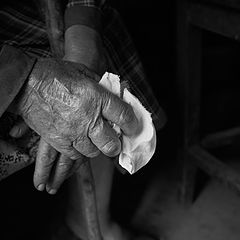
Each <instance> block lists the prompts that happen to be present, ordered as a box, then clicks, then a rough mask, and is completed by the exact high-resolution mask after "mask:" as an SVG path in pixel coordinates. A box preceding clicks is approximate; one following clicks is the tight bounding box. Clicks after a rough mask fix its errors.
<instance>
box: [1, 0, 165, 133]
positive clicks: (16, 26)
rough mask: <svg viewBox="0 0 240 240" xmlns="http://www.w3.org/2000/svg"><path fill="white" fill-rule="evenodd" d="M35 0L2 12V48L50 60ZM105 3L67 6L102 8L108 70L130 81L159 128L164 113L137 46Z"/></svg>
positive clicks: (133, 90)
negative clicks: (19, 50) (148, 78)
mask: <svg viewBox="0 0 240 240" xmlns="http://www.w3.org/2000/svg"><path fill="white" fill-rule="evenodd" d="M28 2H29V4H26V3H28ZM32 2H33V1H26V3H25V4H23V2H22V1H14V4H10V3H11V1H10V2H9V4H8V6H4V7H2V8H1V9H0V46H2V45H3V44H9V45H13V46H17V47H19V48H21V49H22V50H24V51H27V52H28V53H31V54H34V55H37V56H40V57H50V56H51V52H50V46H49V43H48V37H47V33H46V30H45V25H44V23H43V21H42V20H41V19H40V17H39V14H38V11H37V9H36V8H35V9H34V7H35V6H34V5H31V3H32ZM103 2H104V1H101V0H100V1H98V3H101V4H98V5H96V4H95V1H92V0H89V1H87V0H82V1H79V0H70V1H69V3H68V6H73V5H74V4H83V5H86V6H93V7H96V6H97V7H101V9H102V12H103V42H104V47H105V51H106V53H107V56H108V59H109V69H108V71H110V72H113V73H115V74H118V75H119V76H120V77H121V79H122V80H127V81H128V83H129V85H130V89H131V92H132V93H133V94H134V95H135V96H137V97H138V98H139V100H140V101H141V102H142V104H143V105H144V106H145V107H146V109H147V110H149V111H150V112H151V113H152V117H153V121H154V123H155V126H156V128H157V129H160V128H161V127H162V126H163V124H164V122H165V118H164V113H163V111H162V109H161V108H160V106H159V104H158V102H157V100H156V98H155V97H154V95H153V92H152V90H151V88H150V86H149V84H148V83H147V80H146V76H145V74H144V70H143V66H142V64H141V62H140V60H139V57H138V55H137V52H136V49H135V47H134V44H133V42H132V40H131V38H130V36H129V34H128V32H127V31H126V28H125V27H124V25H123V23H122V21H121V19H120V17H119V15H118V13H117V12H116V11H115V10H114V9H112V8H110V7H107V6H105V5H103V4H102V3H103Z"/></svg>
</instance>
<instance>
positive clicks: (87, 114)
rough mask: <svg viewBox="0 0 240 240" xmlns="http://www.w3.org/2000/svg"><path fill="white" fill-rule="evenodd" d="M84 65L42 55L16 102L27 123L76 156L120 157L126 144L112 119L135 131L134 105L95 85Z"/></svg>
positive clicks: (131, 132)
mask: <svg viewBox="0 0 240 240" xmlns="http://www.w3.org/2000/svg"><path fill="white" fill-rule="evenodd" d="M96 81H99V77H98V76H97V75H96V74H94V73H92V72H90V71H89V70H88V69H87V68H86V67H85V66H84V65H81V64H74V63H70V62H65V61H61V60H55V59H40V60H38V62H37V63H36V65H35V67H34V69H33V71H32V73H31V75H30V77H29V81H28V83H27V84H26V86H25V89H23V92H22V95H21V97H20V99H19V104H18V105H17V107H18V111H19V113H20V114H21V115H22V117H23V118H24V120H25V121H26V123H27V124H28V125H29V126H30V127H31V128H32V129H34V130H35V131H36V132H37V133H38V134H40V135H41V136H42V137H43V138H44V140H46V141H47V142H48V143H50V144H51V145H52V146H53V147H54V148H55V149H57V150H58V151H59V152H61V153H62V154H64V155H65V156H66V157H70V158H71V159H72V160H75V159H78V158H81V156H82V154H83V155H85V156H87V157H94V156H97V155H98V154H99V151H101V152H103V153H104V154H105V155H107V156H110V157H112V156H115V155H117V154H118V153H119V152H120V149H121V142H120V140H119V139H118V136H117V134H116V133H115V131H114V130H113V129H112V128H111V126H110V124H109V123H108V121H111V122H112V123H115V124H117V125H118V126H119V127H120V128H121V129H122V131H123V132H124V134H126V135H131V134H134V133H135V131H136V128H137V120H136V117H135V115H134V113H133V110H132V108H131V106H130V105H128V104H126V103H125V102H123V101H122V100H121V99H119V98H118V97H116V96H115V95H113V94H111V93H110V92H108V91H106V90H105V89H104V88H102V87H101V86H100V85H98V84H97V83H96Z"/></svg>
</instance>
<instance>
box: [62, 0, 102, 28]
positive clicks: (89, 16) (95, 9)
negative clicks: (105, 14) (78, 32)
mask: <svg viewBox="0 0 240 240" xmlns="http://www.w3.org/2000/svg"><path fill="white" fill-rule="evenodd" d="M104 2H105V0H69V1H68V4H67V8H66V11H65V30H66V29H68V28H69V27H71V26H72V25H85V26H88V27H91V28H93V29H95V30H96V31H98V32H100V31H101V8H102V6H103V5H104Z"/></svg>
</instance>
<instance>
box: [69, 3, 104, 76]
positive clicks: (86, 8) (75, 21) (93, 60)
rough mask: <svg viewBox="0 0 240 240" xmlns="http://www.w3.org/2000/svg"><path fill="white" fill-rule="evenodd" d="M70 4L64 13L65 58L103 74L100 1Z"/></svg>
mask: <svg viewBox="0 0 240 240" xmlns="http://www.w3.org/2000/svg"><path fill="white" fill-rule="evenodd" d="M71 2H72V4H69V5H68V8H67V9H66V11H65V43H66V44H65V53H67V54H68V56H65V57H67V59H68V60H70V61H75V62H79V63H83V64H85V65H86V66H87V67H88V68H90V69H91V70H93V71H95V72H97V73H98V74H103V71H104V70H103V69H104V68H103V66H102V65H103V63H104V58H103V56H104V54H103V47H102V39H101V28H102V23H101V18H102V16H101V14H102V13H101V6H100V5H99V2H100V1H88V3H86V2H87V1H85V3H81V1H77V4H76V1H71ZM104 64H105V63H104Z"/></svg>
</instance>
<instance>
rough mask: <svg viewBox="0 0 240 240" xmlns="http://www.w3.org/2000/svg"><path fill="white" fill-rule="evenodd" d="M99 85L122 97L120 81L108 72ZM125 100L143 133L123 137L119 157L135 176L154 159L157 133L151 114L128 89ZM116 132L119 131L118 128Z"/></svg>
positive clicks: (120, 162) (124, 94)
mask: <svg viewBox="0 0 240 240" xmlns="http://www.w3.org/2000/svg"><path fill="white" fill-rule="evenodd" d="M99 84H101V85H102V86H103V87H105V88H106V89H107V90H109V91H111V92H112V93H114V94H116V95H117V96H120V79H119V77H118V76H117V75H115V74H112V73H108V72H106V73H105V74H104V75H103V77H102V79H101V81H100V82H99ZM123 100H124V101H125V102H127V103H129V104H130V105H131V106H132V108H133V111H134V113H135V115H136V117H137V118H138V121H139V123H140V124H141V131H140V133H139V134H138V135H135V136H133V137H128V136H125V135H124V134H123V135H122V151H121V153H120V155H119V164H120V165H121V166H122V167H123V168H125V169H126V170H127V171H128V172H129V173H130V174H133V173H135V172H136V171H138V170H139V169H140V168H142V167H143V166H145V165H146V164H147V163H148V162H149V160H150V159H151V158H152V156H153V154H154V152H155V149H156V131H155V128H154V125H153V123H152V118H151V114H150V113H149V112H148V111H147V110H146V109H145V108H144V107H143V105H142V104H141V103H140V101H139V100H138V99H137V98H136V97H135V96H134V95H133V94H131V93H130V92H129V91H128V90H127V89H126V88H125V89H124V92H123ZM115 130H116V131H118V130H117V128H116V127H115Z"/></svg>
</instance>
